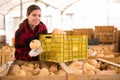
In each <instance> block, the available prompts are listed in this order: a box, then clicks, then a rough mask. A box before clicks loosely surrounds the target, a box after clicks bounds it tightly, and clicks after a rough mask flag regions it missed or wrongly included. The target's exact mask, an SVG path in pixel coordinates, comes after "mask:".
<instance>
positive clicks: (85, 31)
mask: <svg viewBox="0 0 120 80" xmlns="http://www.w3.org/2000/svg"><path fill="white" fill-rule="evenodd" d="M72 35H75V36H76V35H88V38H89V39H91V38H93V29H91V28H85V29H84V28H79V29H73V32H72Z"/></svg>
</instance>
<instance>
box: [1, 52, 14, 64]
mask: <svg viewBox="0 0 120 80" xmlns="http://www.w3.org/2000/svg"><path fill="white" fill-rule="evenodd" d="M13 60H14V54H10V53H0V66H2V65H4V64H5V63H7V62H8V61H13Z"/></svg>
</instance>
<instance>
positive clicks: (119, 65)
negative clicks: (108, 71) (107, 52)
mask: <svg viewBox="0 0 120 80" xmlns="http://www.w3.org/2000/svg"><path fill="white" fill-rule="evenodd" d="M97 60H99V61H102V62H106V63H109V64H112V65H114V66H117V67H120V64H116V63H113V62H111V61H108V60H105V59H102V58H97Z"/></svg>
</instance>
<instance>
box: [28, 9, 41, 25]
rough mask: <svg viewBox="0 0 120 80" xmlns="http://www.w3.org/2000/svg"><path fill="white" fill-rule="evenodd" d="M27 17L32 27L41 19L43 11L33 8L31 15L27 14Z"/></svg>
mask: <svg viewBox="0 0 120 80" xmlns="http://www.w3.org/2000/svg"><path fill="white" fill-rule="evenodd" d="M27 18H28V23H29V25H30V26H31V27H34V26H37V25H38V24H39V22H40V20H41V11H40V10H33V11H32V12H31V13H30V14H29V15H27Z"/></svg>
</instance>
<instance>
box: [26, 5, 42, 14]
mask: <svg viewBox="0 0 120 80" xmlns="http://www.w3.org/2000/svg"><path fill="white" fill-rule="evenodd" d="M33 10H41V8H40V7H39V6H37V5H35V4H33V5H30V6H29V7H28V8H27V15H30V13H31V12H32V11H33Z"/></svg>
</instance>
